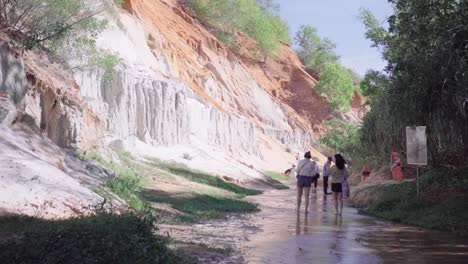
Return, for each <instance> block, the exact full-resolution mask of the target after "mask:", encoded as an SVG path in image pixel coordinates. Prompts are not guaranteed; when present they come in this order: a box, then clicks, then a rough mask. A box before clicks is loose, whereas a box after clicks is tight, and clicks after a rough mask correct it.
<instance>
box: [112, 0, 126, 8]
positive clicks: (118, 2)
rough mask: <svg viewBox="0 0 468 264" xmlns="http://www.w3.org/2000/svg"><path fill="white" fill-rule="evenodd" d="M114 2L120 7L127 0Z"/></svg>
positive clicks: (115, 0)
mask: <svg viewBox="0 0 468 264" xmlns="http://www.w3.org/2000/svg"><path fill="white" fill-rule="evenodd" d="M114 3H115V4H116V5H117V6H119V7H122V6H123V4H124V3H125V0H114Z"/></svg>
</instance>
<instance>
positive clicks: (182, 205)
mask: <svg viewBox="0 0 468 264" xmlns="http://www.w3.org/2000/svg"><path fill="white" fill-rule="evenodd" d="M143 196H144V197H145V198H146V199H147V200H148V201H151V202H157V203H168V204H171V205H172V206H173V207H174V208H175V209H177V210H179V211H181V212H184V213H187V214H190V215H192V216H195V217H196V218H201V219H213V218H222V217H224V216H225V215H226V214H229V213H254V212H258V211H259V209H258V206H257V205H256V204H252V203H249V202H247V201H242V200H239V199H235V198H229V197H222V196H215V195H207V194H194V195H193V196H189V197H180V196H177V197H176V196H164V195H161V194H159V193H156V194H155V193H153V191H152V190H145V191H143Z"/></svg>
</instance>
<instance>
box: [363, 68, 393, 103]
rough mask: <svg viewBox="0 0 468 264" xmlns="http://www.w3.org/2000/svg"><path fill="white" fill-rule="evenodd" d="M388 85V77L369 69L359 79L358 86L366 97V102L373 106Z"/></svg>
mask: <svg viewBox="0 0 468 264" xmlns="http://www.w3.org/2000/svg"><path fill="white" fill-rule="evenodd" d="M387 85H388V77H387V76H385V75H384V74H383V73H381V72H378V71H374V70H369V71H368V72H367V73H366V76H364V79H363V80H362V81H361V83H360V85H359V87H360V90H361V93H362V95H363V96H364V97H366V103H367V104H369V105H371V106H374V105H375V104H376V103H377V102H378V100H379V99H380V98H381V97H382V93H383V92H384V91H385V89H386V88H387Z"/></svg>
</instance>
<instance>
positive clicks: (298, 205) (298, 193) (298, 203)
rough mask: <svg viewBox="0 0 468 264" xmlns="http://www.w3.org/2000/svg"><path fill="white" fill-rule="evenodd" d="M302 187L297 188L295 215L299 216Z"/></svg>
mask: <svg viewBox="0 0 468 264" xmlns="http://www.w3.org/2000/svg"><path fill="white" fill-rule="evenodd" d="M302 189H303V188H302V187H297V209H296V210H297V213H298V214H299V212H300V211H299V210H300V209H301V199H302Z"/></svg>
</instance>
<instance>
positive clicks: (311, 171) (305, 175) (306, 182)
mask: <svg viewBox="0 0 468 264" xmlns="http://www.w3.org/2000/svg"><path fill="white" fill-rule="evenodd" d="M311 158H312V156H311V155H310V151H307V152H306V153H305V154H304V159H302V160H300V161H299V163H298V164H297V167H296V172H297V176H296V178H297V213H299V212H300V209H301V198H302V194H303V193H304V199H305V213H306V214H307V213H308V209H309V195H310V187H311V186H312V182H313V180H314V176H315V174H316V166H317V165H316V163H315V162H314V161H311V160H310V159H311Z"/></svg>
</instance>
